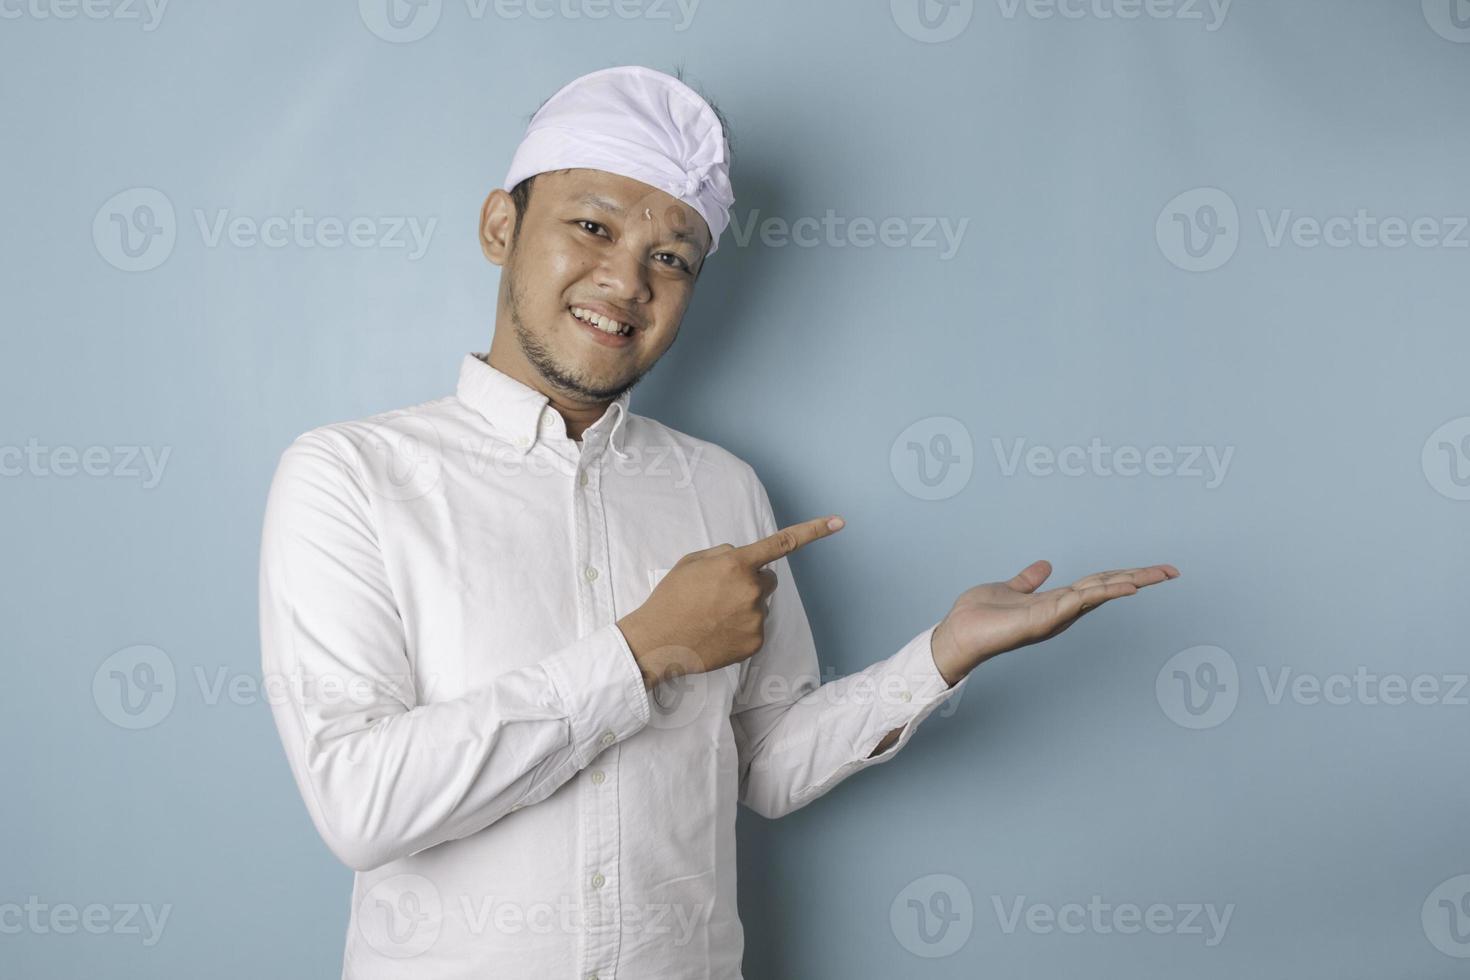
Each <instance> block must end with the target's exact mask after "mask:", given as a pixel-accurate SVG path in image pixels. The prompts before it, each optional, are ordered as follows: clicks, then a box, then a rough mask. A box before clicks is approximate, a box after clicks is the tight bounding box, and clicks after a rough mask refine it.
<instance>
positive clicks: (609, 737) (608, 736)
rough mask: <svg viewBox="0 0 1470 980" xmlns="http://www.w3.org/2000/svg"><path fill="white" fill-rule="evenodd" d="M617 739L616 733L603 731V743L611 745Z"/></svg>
mask: <svg viewBox="0 0 1470 980" xmlns="http://www.w3.org/2000/svg"><path fill="white" fill-rule="evenodd" d="M617 739H618V737H617V736H616V735H614V734H613V733H612V732H603V733H602V744H603V745H611V744H613V743H614V742H616V741H617Z"/></svg>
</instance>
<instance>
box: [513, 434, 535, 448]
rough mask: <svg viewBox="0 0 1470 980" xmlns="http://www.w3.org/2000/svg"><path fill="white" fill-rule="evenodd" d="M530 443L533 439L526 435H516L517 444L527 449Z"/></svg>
mask: <svg viewBox="0 0 1470 980" xmlns="http://www.w3.org/2000/svg"><path fill="white" fill-rule="evenodd" d="M530 444H531V440H530V439H527V438H526V437H525V436H516V445H517V446H520V447H521V448H522V449H525V448H526V447H527V446H529V445H530Z"/></svg>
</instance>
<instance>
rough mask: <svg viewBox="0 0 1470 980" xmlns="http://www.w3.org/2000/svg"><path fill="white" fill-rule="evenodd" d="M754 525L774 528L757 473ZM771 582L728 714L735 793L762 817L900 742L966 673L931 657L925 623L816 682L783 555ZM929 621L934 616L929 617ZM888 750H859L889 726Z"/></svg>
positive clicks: (784, 809)
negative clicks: (857, 666) (757, 638)
mask: <svg viewBox="0 0 1470 980" xmlns="http://www.w3.org/2000/svg"><path fill="white" fill-rule="evenodd" d="M755 486H756V498H757V499H756V510H757V514H756V517H757V525H758V528H759V533H760V534H761V535H763V536H764V535H770V534H774V533H775V532H776V530H777V528H776V522H775V516H774V514H773V513H772V511H771V502H770V498H769V497H768V496H767V494H766V490H765V487H764V486H762V485H761V483H760V481H759V480H758V479H757V480H756V481H755ZM767 567H768V568H770V569H771V570H772V571H774V572H775V573H776V578H777V584H776V591H775V592H774V593H772V595H771V599H770V610H769V613H768V615H767V617H766V639H765V644H764V645H763V646H762V647H761V649H760V651H759V652H757V653H756V654H755V655H754V656H753V657H750V658H749V659H748V660H746V661H744V664H743V666H742V670H741V680H740V685H739V689H738V691H737V694H736V700H735V704H734V705H733V706H732V708H731V723H732V726H733V728H734V732H735V744H736V748H737V751H738V754H739V765H740V802H742V803H744V804H745V805H746V806H748V807H749V808H750V809H752V810H754V811H755V812H757V813H759V814H761V815H762V816H765V817H769V818H776V817H780V816H784V815H785V814H787V813H790V812H791V811H793V810H796V809H799V808H800V807H803V806H805V805H806V804H808V803H810V802H811V801H812V800H815V799H816V798H817V797H819V796H821V795H823V794H824V793H826V792H827V791H828V790H830V789H832V787H834V786H836V785H837V784H838V783H840V782H841V781H842V780H844V779H846V778H847V777H849V776H851V775H853V774H854V773H856V772H860V771H861V770H863V769H866V768H868V767H869V766H874V765H878V764H879V763H882V762H887V761H888V760H889V759H891V758H893V757H894V756H895V755H896V754H897V753H898V751H899V750H900V749H902V748H903V747H904V746H905V745H907V744H908V741H909V739H911V738H912V737H913V735H914V731H915V729H916V728H917V727H918V725H919V723H920V722H922V721H923V720H924V719H925V718H927V717H928V716H929V715H930V714H932V713H933V712H934V711H935V709H937V708H938V707H939V706H940V705H942V704H943V703H944V702H946V701H948V700H949V699H950V698H953V697H957V696H958V695H959V693H960V690H961V689H962V688H963V687H964V686H965V684H967V683H968V682H969V678H968V677H966V678H963V679H961V680H960V682H959V683H958V684H956V685H954V686H953V687H950V686H949V685H948V683H947V682H946V681H945V680H944V677H943V675H941V674H940V673H939V669H938V668H937V667H936V666H935V665H934V657H933V654H932V653H931V652H930V647H929V642H930V637H931V636H932V634H933V632H934V626H930V627H928V628H927V629H925V630H924V631H923V632H921V633H920V634H919V635H918V636H915V637H914V638H913V639H912V640H910V641H909V642H907V643H905V644H904V645H903V647H902V648H900V649H899V650H898V652H896V653H894V654H893V655H892V656H890V657H888V658H887V659H885V660H880V661H878V662H877V663H874V664H872V665H871V666H869V667H867V668H866V669H864V670H861V671H858V672H857V673H855V674H849V675H847V676H846V677H841V678H838V679H836V680H832V681H828V682H827V683H826V684H821V683H820V671H819V666H818V663H817V654H816V648H815V644H814V642H813V639H812V631H811V626H810V624H809V623H808V621H807V617H806V611H805V609H804V608H803V607H802V603H801V597H800V595H798V593H797V590H796V582H795V580H794V579H793V578H792V576H791V567H790V564H789V562H788V561H787V560H786V559H785V558H781V559H778V560H777V561H774V562H772V563H771V564H769V565H768V566H767ZM934 625H935V626H937V625H938V624H937V623H936V624H934ZM896 728H902V729H903V731H902V732H901V733H900V735H899V736H898V739H897V740H896V741H895V742H894V744H893V745H891V746H889V748H888V750H887V751H885V752H883V753H882V754H881V755H878V756H876V757H873V758H869V757H868V755H869V753H871V752H872V751H873V749H874V748H876V747H877V745H878V743H879V742H881V741H882V740H883V738H884V736H886V735H887V734H888V733H889V732H890V731H892V730H894V729H896Z"/></svg>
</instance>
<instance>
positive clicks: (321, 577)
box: [259, 433, 649, 871]
mask: <svg viewBox="0 0 1470 980" xmlns="http://www.w3.org/2000/svg"><path fill="white" fill-rule="evenodd" d="M372 514H373V508H372V499H371V498H370V496H369V494H368V493H367V491H366V489H365V487H364V483H363V479H362V478H361V474H360V471H359V470H358V469H357V467H356V465H355V464H353V463H352V462H350V461H349V460H348V459H347V458H346V457H344V456H343V455H342V454H340V453H339V452H338V451H337V450H336V449H334V448H333V447H332V446H331V444H330V443H329V442H328V441H327V440H326V439H323V438H318V437H316V436H315V435H314V433H307V434H306V435H303V436H301V437H299V438H298V439H297V440H296V441H295V442H294V443H293V444H292V445H291V446H290V447H289V448H288V449H287V450H286V451H285V452H284V453H283V454H282V456H281V459H280V462H279V464H278V465H277V469H276V473H275V478H274V480H273V481H272V483H271V488H270V494H269V497H268V500H267V504H266V513H265V521H264V530H263V534H262V540H261V558H260V581H259V585H260V634H261V662H262V667H263V670H264V677H265V679H266V681H267V682H268V683H271V684H272V685H273V687H274V688H275V689H276V690H277V691H279V692H280V696H277V697H272V698H271V699H270V702H271V711H272V713H273V716H274V718H275V723H276V728H277V730H278V732H279V733H280V737H281V741H282V744H283V745H284V747H285V750H286V755H287V757H288V759H289V761H290V765H291V771H292V774H293V775H294V777H295V779H296V784H297V786H298V788H299V789H300V791H301V795H302V797H303V798H304V799H305V801H306V805H307V809H308V810H309V811H310V814H311V818H312V822H313V823H314V824H315V826H316V828H317V830H318V832H319V833H320V834H321V836H322V838H323V839H324V840H325V842H326V843H327V846H328V847H329V848H330V849H331V851H332V853H333V854H335V855H336V856H337V857H338V858H339V859H340V860H341V861H342V862H343V863H345V864H347V865H348V866H350V867H352V868H354V869H357V870H359V871H366V870H370V869H372V868H376V867H379V866H381V865H383V864H386V863H388V862H389V861H393V860H396V859H398V858H402V857H406V856H408V855H410V854H414V853H417V852H419V851H422V850H424V849H426V848H429V847H433V846H435V845H437V844H441V843H444V842H445V841H450V840H457V839H459V838H462V837H466V836H469V835H470V834H473V833H476V832H477V831H480V830H483V829H484V828H486V827H488V826H490V825H491V824H493V823H494V822H495V821H496V820H498V819H500V818H501V817H503V816H505V815H506V814H507V813H509V812H511V811H512V810H516V809H520V808H521V807H523V806H526V805H529V804H532V803H536V802H539V801H541V800H543V799H545V798H546V797H547V796H549V795H551V793H552V792H553V791H554V790H555V789H556V788H557V787H558V786H560V785H562V784H563V783H565V782H566V781H567V780H568V779H570V778H571V777H572V776H573V775H575V774H576V773H577V772H579V771H580V770H581V769H583V768H585V767H586V766H587V765H588V764H589V763H590V762H591V761H592V759H593V757H594V756H596V755H597V754H598V753H599V752H601V751H602V750H603V749H605V748H607V747H608V746H609V745H612V744H614V743H616V742H619V741H622V740H623V739H626V738H628V737H629V736H631V735H633V734H634V733H636V732H638V731H639V730H641V729H642V728H643V727H644V726H645V725H646V724H647V722H648V718H649V705H648V697H647V692H646V690H645V688H644V686H643V678H642V675H641V673H640V671H639V669H638V664H637V661H636V660H635V659H634V657H633V653H632V651H631V650H630V649H629V647H628V644H627V641H626V640H625V639H624V637H623V635H622V632H621V631H620V630H619V629H618V627H617V625H616V624H614V623H609V624H607V625H606V626H603V627H601V628H600V629H597V630H595V631H593V632H591V633H589V634H587V635H586V636H583V637H581V638H580V639H578V640H576V641H575V642H573V643H571V644H570V645H568V646H566V647H565V648H563V649H560V650H554V651H547V655H546V656H545V657H543V658H542V659H541V660H540V661H539V662H537V663H534V664H531V665H528V666H523V667H520V668H517V669H512V670H508V671H506V672H504V673H502V674H500V675H498V676H497V677H495V678H494V680H492V681H491V682H490V683H489V684H487V685H485V686H484V687H482V688H479V689H477V690H474V691H472V692H470V693H468V694H465V695H464V696H462V697H458V698H454V699H449V700H444V701H437V702H433V703H426V704H420V703H417V702H418V700H419V699H418V698H417V697H416V696H415V694H414V692H415V690H416V684H415V679H414V676H413V668H412V665H411V663H410V661H409V657H408V654H407V651H406V644H405V640H404V632H403V627H402V621H401V619H400V615H399V609H398V607H397V605H396V603H395V599H394V595H393V591H392V588H391V585H390V581H389V576H388V574H387V572H386V569H385V565H384V560H383V554H382V552H381V550H380V548H379V543H378V539H377V535H376V531H375V527H374V520H373V517H372ZM469 653H470V651H466V654H467V655H468V654H469Z"/></svg>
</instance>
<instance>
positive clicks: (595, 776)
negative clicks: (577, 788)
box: [592, 769, 607, 783]
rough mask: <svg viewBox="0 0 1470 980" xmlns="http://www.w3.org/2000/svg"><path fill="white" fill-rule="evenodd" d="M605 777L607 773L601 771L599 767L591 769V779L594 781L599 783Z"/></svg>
mask: <svg viewBox="0 0 1470 980" xmlns="http://www.w3.org/2000/svg"><path fill="white" fill-rule="evenodd" d="M606 778H607V773H605V772H603V771H602V770H601V769H594V770H592V781H593V782H594V783H601V782H602V781H603V780H604V779H606Z"/></svg>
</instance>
